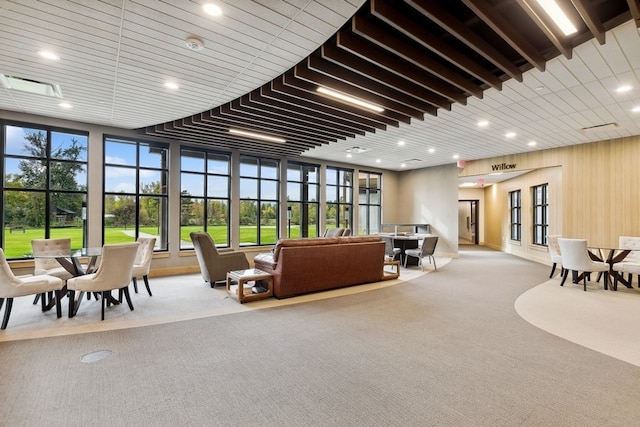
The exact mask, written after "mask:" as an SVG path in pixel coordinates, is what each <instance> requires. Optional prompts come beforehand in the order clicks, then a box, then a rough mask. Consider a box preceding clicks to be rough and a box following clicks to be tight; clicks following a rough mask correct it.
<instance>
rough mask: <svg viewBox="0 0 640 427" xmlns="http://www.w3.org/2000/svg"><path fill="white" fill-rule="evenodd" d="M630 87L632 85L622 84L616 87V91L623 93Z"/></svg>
mask: <svg viewBox="0 0 640 427" xmlns="http://www.w3.org/2000/svg"><path fill="white" fill-rule="evenodd" d="M631 89H633V87H632V86H630V85H622V86H620V87H619V88H618V89H616V92H618V93H624V92H629V91H630V90H631Z"/></svg>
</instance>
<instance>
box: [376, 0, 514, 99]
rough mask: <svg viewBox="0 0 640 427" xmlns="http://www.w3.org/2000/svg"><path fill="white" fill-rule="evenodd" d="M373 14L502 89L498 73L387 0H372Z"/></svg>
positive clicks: (441, 55)
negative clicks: (431, 31)
mask: <svg viewBox="0 0 640 427" xmlns="http://www.w3.org/2000/svg"><path fill="white" fill-rule="evenodd" d="M371 14H372V15H373V16H375V17H376V18H378V19H380V20H381V21H383V22H385V23H386V24H387V25H389V26H391V27H393V28H395V29H396V30H398V31H400V32H402V33H404V34H405V35H406V36H407V37H409V38H411V39H412V40H413V41H415V42H416V43H419V44H420V45H422V46H424V47H425V48H427V49H429V50H430V51H432V52H433V53H435V54H436V55H439V56H440V57H442V58H443V59H444V60H445V61H449V62H451V63H452V64H454V65H455V66H456V67H458V68H460V69H461V70H463V71H465V72H466V73H468V74H469V75H471V76H473V77H475V78H476V79H478V80H480V81H482V82H484V83H485V84H487V85H488V86H491V87H493V88H495V89H498V90H502V80H500V79H499V78H498V77H497V76H496V75H494V74H493V73H491V72H490V71H489V70H487V69H486V68H484V67H482V66H481V65H480V64H478V63H477V62H476V61H473V60H471V59H470V58H469V57H468V56H466V55H464V54H463V53H462V52H460V51H458V50H456V49H454V48H453V47H451V46H449V45H448V44H446V43H444V42H443V40H442V39H441V38H440V37H437V36H435V35H433V34H431V33H430V32H429V31H427V30H426V29H425V28H424V26H422V25H419V24H418V23H417V22H415V21H413V20H411V19H408V17H407V16H406V15H405V14H403V13H402V12H400V11H399V10H398V9H397V8H395V7H393V6H392V5H391V4H389V3H388V2H387V1H380V0H371Z"/></svg>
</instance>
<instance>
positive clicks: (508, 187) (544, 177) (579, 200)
mask: <svg viewBox="0 0 640 427" xmlns="http://www.w3.org/2000/svg"><path fill="white" fill-rule="evenodd" d="M502 163H508V164H512V163H513V164H516V168H515V170H531V172H529V173H526V174H524V175H521V176H519V177H517V178H513V179H511V180H509V181H505V182H502V183H500V184H497V185H494V186H491V187H488V188H487V189H486V190H485V221H486V222H485V243H486V244H487V245H488V246H491V247H494V248H496V249H500V250H504V251H507V252H513V253H515V254H518V255H522V256H525V257H527V258H532V259H536V258H539V256H542V257H545V258H546V257H548V256H546V255H544V254H542V255H540V249H541V248H536V247H532V245H530V240H531V237H530V236H531V230H530V228H529V227H530V221H531V217H532V212H531V200H530V198H531V194H530V187H531V186H532V185H537V184H543V183H545V182H548V183H549V190H550V216H551V218H550V222H549V225H550V230H549V233H550V234H561V235H563V236H565V237H573V238H586V239H587V240H588V242H589V245H593V246H608V247H616V246H617V245H618V236H620V235H631V236H640V176H639V175H638V165H639V163H640V136H634V137H628V138H620V139H614V140H607V141H600V142H595V143H590V144H581V145H574V146H570V147H564V148H557V149H550V150H543V151H536V152H532V153H521V154H516V155H511V156H503V157H496V158H492V159H484V160H477V161H472V162H467V163H466V164H465V168H464V170H462V171H461V172H460V174H459V175H460V176H474V175H481V174H488V173H491V172H492V170H491V165H496V164H502ZM515 188H520V189H521V190H522V196H523V229H522V232H523V241H522V243H521V245H520V246H519V247H518V246H517V245H514V244H512V243H510V242H509V227H508V225H509V209H508V192H509V191H512V190H513V189H515ZM525 196H526V197H527V199H526V202H525ZM525 220H526V221H528V222H529V223H528V225H527V227H526V228H525V226H524V221H525ZM525 234H526V239H527V240H525ZM543 252H545V251H543Z"/></svg>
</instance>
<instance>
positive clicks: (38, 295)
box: [33, 294, 40, 305]
mask: <svg viewBox="0 0 640 427" xmlns="http://www.w3.org/2000/svg"><path fill="white" fill-rule="evenodd" d="M39 300H40V294H36V296H35V297H33V305H36V304H37V303H38V301H39Z"/></svg>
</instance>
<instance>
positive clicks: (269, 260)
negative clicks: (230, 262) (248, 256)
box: [253, 252, 276, 269]
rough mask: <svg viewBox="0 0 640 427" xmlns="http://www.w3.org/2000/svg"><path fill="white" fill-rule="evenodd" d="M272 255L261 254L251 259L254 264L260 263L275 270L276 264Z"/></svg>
mask: <svg viewBox="0 0 640 427" xmlns="http://www.w3.org/2000/svg"><path fill="white" fill-rule="evenodd" d="M273 257H274V254H273V253H271V252H269V253H262V254H258V255H256V256H255V257H253V261H254V263H255V262H256V261H258V262H261V263H265V264H268V265H269V266H270V267H271V268H273V269H275V268H276V262H275V261H274V259H273Z"/></svg>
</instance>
